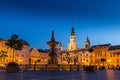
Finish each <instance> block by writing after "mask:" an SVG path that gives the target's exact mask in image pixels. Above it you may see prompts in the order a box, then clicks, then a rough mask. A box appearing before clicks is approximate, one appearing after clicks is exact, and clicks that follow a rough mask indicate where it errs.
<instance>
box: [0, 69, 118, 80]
mask: <svg viewBox="0 0 120 80" xmlns="http://www.w3.org/2000/svg"><path fill="white" fill-rule="evenodd" d="M0 80H120V71H118V70H106V71H97V72H95V73H86V72H85V71H27V72H19V73H4V72H0Z"/></svg>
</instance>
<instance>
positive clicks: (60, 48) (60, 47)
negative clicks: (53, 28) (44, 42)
mask: <svg viewBox="0 0 120 80" xmlns="http://www.w3.org/2000/svg"><path fill="white" fill-rule="evenodd" d="M62 50H63V47H62V43H61V42H60V43H59V44H58V51H62Z"/></svg>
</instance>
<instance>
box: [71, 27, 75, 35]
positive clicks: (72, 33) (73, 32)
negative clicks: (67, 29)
mask: <svg viewBox="0 0 120 80" xmlns="http://www.w3.org/2000/svg"><path fill="white" fill-rule="evenodd" d="M72 35H73V36H75V31H74V26H73V25H72V32H71V36H72Z"/></svg>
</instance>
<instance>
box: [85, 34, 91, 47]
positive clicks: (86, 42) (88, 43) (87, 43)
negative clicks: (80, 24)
mask: <svg viewBox="0 0 120 80" xmlns="http://www.w3.org/2000/svg"><path fill="white" fill-rule="evenodd" d="M85 47H86V48H89V47H90V41H89V38H88V36H87V39H86V41H85Z"/></svg>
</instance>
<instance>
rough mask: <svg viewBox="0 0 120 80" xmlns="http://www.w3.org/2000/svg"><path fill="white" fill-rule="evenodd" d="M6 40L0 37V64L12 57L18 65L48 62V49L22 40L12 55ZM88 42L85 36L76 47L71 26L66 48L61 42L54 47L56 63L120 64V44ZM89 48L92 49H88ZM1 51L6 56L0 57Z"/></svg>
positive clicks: (115, 65) (10, 59)
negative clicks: (80, 44) (83, 42)
mask: <svg viewBox="0 0 120 80" xmlns="http://www.w3.org/2000/svg"><path fill="white" fill-rule="evenodd" d="M7 40H8V39H3V38H0V66H2V65H5V64H8V63H9V62H11V61H12V59H13V61H15V62H17V63H18V64H19V65H29V64H32V65H34V64H48V57H49V51H50V50H48V51H47V50H46V51H43V50H40V49H37V48H36V47H33V48H30V45H29V44H28V43H27V42H26V41H23V42H22V44H23V48H22V50H14V57H13V55H12V54H13V49H12V48H10V47H8V46H6V45H5V43H6V41H7ZM90 44H91V43H90V40H89V38H88V36H87V38H86V40H85V46H84V47H82V48H79V47H77V42H76V34H75V31H74V27H72V30H71V33H70V41H69V42H68V47H67V49H65V50H64V49H63V45H62V43H61V42H60V43H59V44H58V48H57V49H56V53H57V59H58V64H71V65H86V66H88V65H95V66H97V67H98V68H99V67H101V66H105V67H106V68H115V67H117V66H120V45H111V44H99V45H93V46H91V45H90ZM91 49H92V51H90V50H91ZM3 53H4V55H7V56H4V57H1V55H2V54H3Z"/></svg>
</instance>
